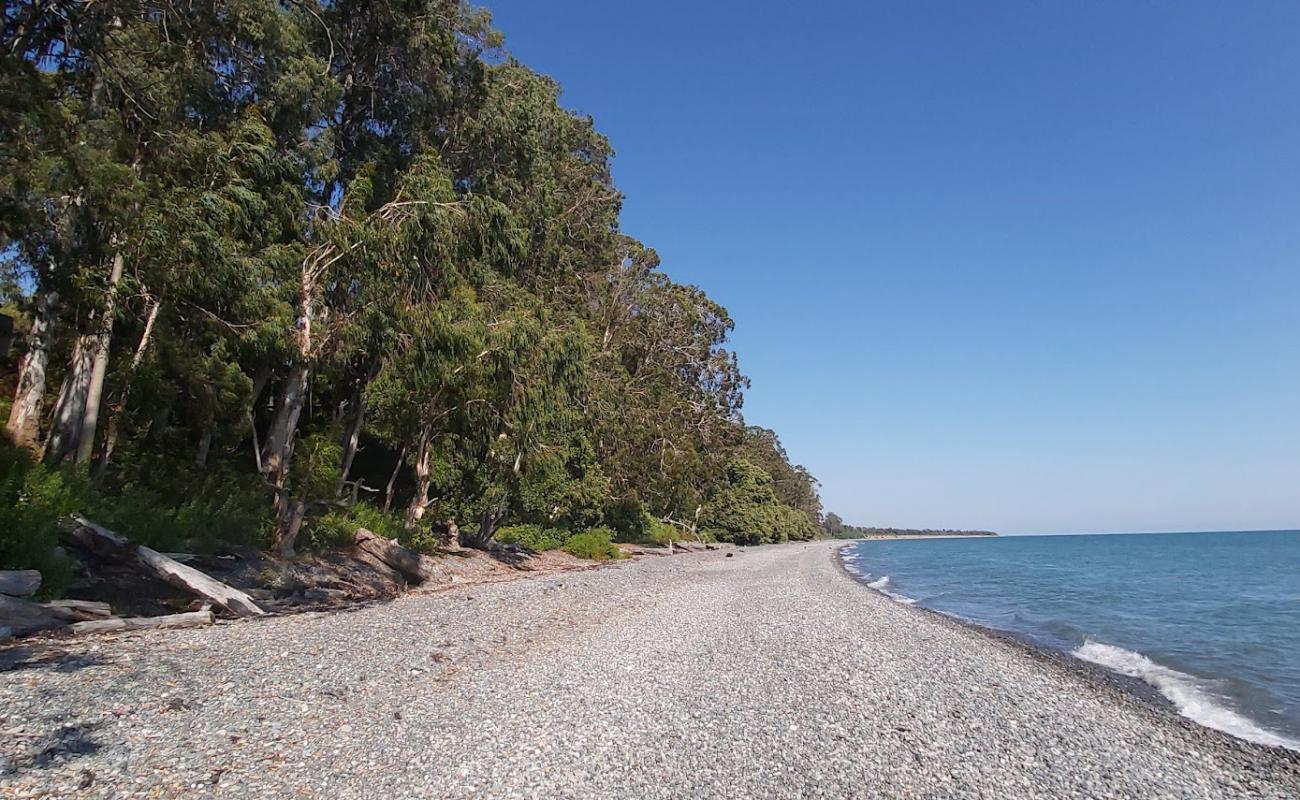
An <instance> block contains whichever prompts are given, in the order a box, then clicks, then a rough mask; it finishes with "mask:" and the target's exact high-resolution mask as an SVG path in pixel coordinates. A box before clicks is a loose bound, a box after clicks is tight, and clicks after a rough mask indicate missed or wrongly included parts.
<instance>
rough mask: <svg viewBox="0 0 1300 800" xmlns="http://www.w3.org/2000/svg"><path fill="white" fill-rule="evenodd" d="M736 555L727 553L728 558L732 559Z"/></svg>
mask: <svg viewBox="0 0 1300 800" xmlns="http://www.w3.org/2000/svg"><path fill="white" fill-rule="evenodd" d="M735 555H736V554H735V553H727V558H732V557H734V556H735Z"/></svg>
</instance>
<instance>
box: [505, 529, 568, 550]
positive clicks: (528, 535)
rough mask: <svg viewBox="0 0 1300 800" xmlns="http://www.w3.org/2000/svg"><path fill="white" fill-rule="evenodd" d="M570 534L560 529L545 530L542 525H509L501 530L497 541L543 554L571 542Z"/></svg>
mask: <svg viewBox="0 0 1300 800" xmlns="http://www.w3.org/2000/svg"><path fill="white" fill-rule="evenodd" d="M569 536H570V533H569V531H566V530H561V529H560V528H544V527H542V526H541V525H508V526H506V527H504V528H499V529H498V530H497V532H496V536H495V538H496V540H497V541H498V542H501V543H502V544H518V545H522V546H524V547H527V548H528V549H529V550H536V551H537V552H539V553H540V552H542V551H544V550H558V549H559V548H561V547H564V545H565V543H566V542H567V541H568V540H569Z"/></svg>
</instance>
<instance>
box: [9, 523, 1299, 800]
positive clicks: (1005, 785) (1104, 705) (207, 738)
mask: <svg viewBox="0 0 1300 800" xmlns="http://www.w3.org/2000/svg"><path fill="white" fill-rule="evenodd" d="M841 544H842V543H838V542H816V543H809V544H790V545H781V546H772V547H763V548H754V549H743V550H738V551H735V552H734V553H732V554H728V553H725V552H720V551H719V552H704V553H692V554H688V555H679V556H674V557H670V558H669V557H660V558H643V559H638V560H636V561H630V562H624V563H618V564H614V565H611V566H609V567H607V568H603V569H598V570H588V571H583V572H573V573H565V574H550V575H546V576H543V577H538V578H534V579H526V580H518V581H512V582H505V583H494V584H487V585H477V586H464V587H458V588H455V589H452V590H450V591H444V592H439V593H431V594H411V595H407V596H404V597H401V598H399V599H397V600H395V601H392V602H389V603H384V604H377V605H373V606H368V607H363V608H359V609H356V610H351V611H344V612H327V613H320V614H302V615H297V616H288V617H277V618H270V619H260V620H254V621H248V622H236V623H229V624H221V625H217V626H215V627H212V628H205V629H193V630H176V631H152V632H139V633H129V634H117V635H106V636H86V637H82V638H78V639H41V640H25V641H21V642H17V643H12V644H10V645H8V646H0V796H4V797H15V798H21V797H86V798H118V797H187V798H188V797H210V798H300V797H301V798H307V797H321V798H337V799H338V800H349V799H350V798H442V797H447V798H459V797H520V798H526V797H542V798H555V797H574V798H578V797H600V798H611V797H626V798H679V797H773V798H778V797H828V798H829V797H918V798H1037V797H1052V798H1096V797H1116V798H1118V797H1133V798H1151V797H1178V798H1226V797H1252V798H1256V797H1258V798H1278V800H1281V799H1282V798H1296V797H1300V757H1297V755H1296V754H1294V753H1290V752H1288V751H1282V750H1277V749H1273V748H1267V747H1262V746H1258V745H1253V744H1250V743H1246V742H1242V741H1239V740H1236V739H1233V738H1231V737H1229V736H1227V735H1225V734H1221V733H1219V732H1216V731H1212V730H1208V729H1205V728H1201V727H1199V726H1197V725H1195V724H1193V723H1191V722H1189V721H1187V720H1184V719H1182V718H1180V717H1178V716H1176V715H1175V714H1173V713H1171V712H1170V711H1168V710H1167V709H1163V708H1160V707H1159V706H1158V705H1157V704H1154V703H1151V702H1148V701H1146V700H1143V699H1142V698H1140V697H1135V696H1132V695H1131V694H1129V693H1127V692H1125V691H1124V690H1123V689H1122V688H1120V687H1117V686H1113V685H1111V684H1109V683H1108V682H1106V681H1105V680H1101V679H1098V678H1097V677H1095V676H1092V675H1089V674H1088V673H1087V671H1086V670H1079V669H1073V668H1071V667H1070V665H1069V664H1067V663H1061V662H1060V661H1059V660H1056V659H1053V658H1051V657H1047V656H1040V655H1036V654H1035V653H1034V652H1032V651H1029V650H1027V649H1026V648H1024V647H1023V646H1020V645H1017V644H1016V643H1014V642H1009V641H1005V640H1003V639H1000V638H998V637H994V636H989V635H986V634H985V633H983V632H981V631H979V630H976V629H973V628H970V627H968V626H965V625H962V624H960V623H957V622H955V621H952V620H949V619H945V618H942V617H939V616H937V615H935V614H931V613H927V612H924V611H922V610H919V609H916V608H912V607H909V606H906V605H904V604H901V603H897V602H894V601H892V600H891V599H889V598H888V597H885V596H883V595H881V594H878V593H876V592H874V591H872V590H870V589H868V588H866V587H864V586H862V585H860V584H859V583H857V582H855V581H854V580H853V579H852V578H851V577H850V576H849V575H847V574H846V573H845V572H844V571H843V570H842V569H841V567H840V565H839V564H838V562H837V560H836V550H837V548H838V547H840V546H841Z"/></svg>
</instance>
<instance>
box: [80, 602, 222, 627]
mask: <svg viewBox="0 0 1300 800" xmlns="http://www.w3.org/2000/svg"><path fill="white" fill-rule="evenodd" d="M211 624H212V612H211V611H210V610H208V609H207V608H204V609H203V610H202V611H189V612H187V613H184V614H166V615H164V616H161V617H113V618H112V619H96V620H89V621H87V622H76V623H73V625H72V632H73V633H111V632H114V631H140V630H147V629H150V628H199V627H203V626H205V625H211Z"/></svg>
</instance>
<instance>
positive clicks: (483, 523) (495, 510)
mask: <svg viewBox="0 0 1300 800" xmlns="http://www.w3.org/2000/svg"><path fill="white" fill-rule="evenodd" d="M505 519H506V510H505V509H504V508H502V507H501V506H499V505H498V506H490V507H489V508H488V509H486V510H485V511H484V512H483V515H482V516H481V517H479V523H478V533H476V534H474V535H473V536H472V537H470V539H469V542H468V544H469V545H470V546H471V547H483V546H485V545H486V544H487V543H488V542H490V541H492V536H493V535H494V534H496V532H497V528H498V527H499V526H500V525H501V523H502V522H505Z"/></svg>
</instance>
